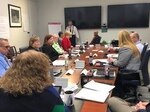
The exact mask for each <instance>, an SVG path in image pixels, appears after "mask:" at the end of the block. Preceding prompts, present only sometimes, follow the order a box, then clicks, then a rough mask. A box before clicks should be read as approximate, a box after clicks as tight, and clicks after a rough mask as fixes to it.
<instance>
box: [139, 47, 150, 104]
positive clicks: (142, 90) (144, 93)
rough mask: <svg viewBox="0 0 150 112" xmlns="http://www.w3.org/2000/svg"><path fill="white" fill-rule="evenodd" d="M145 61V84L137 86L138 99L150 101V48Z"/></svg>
mask: <svg viewBox="0 0 150 112" xmlns="http://www.w3.org/2000/svg"><path fill="white" fill-rule="evenodd" d="M143 63H144V65H143V68H144V70H143V71H142V74H143V80H142V82H143V85H142V86H138V87H137V90H136V92H137V99H138V100H140V101H150V49H148V51H147V52H146V54H145V60H144V62H143Z"/></svg>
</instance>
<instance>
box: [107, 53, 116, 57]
mask: <svg viewBox="0 0 150 112" xmlns="http://www.w3.org/2000/svg"><path fill="white" fill-rule="evenodd" d="M107 57H108V58H110V57H112V58H118V54H108V55H107Z"/></svg>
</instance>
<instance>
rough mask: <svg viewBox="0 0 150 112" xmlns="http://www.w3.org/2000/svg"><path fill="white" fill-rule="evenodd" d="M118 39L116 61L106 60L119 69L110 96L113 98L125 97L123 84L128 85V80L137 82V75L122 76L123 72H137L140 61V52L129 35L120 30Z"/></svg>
mask: <svg viewBox="0 0 150 112" xmlns="http://www.w3.org/2000/svg"><path fill="white" fill-rule="evenodd" d="M118 38H119V47H120V48H119V53H118V59H113V58H108V61H109V62H110V63H112V64H113V65H114V66H118V67H119V68H120V71H119V73H118V74H117V77H116V82H115V88H114V90H113V93H112V94H113V95H114V96H119V97H124V96H125V95H126V94H125V84H127V83H128V80H139V76H138V75H137V74H129V75H128V74H127V75H124V74H123V72H127V71H132V70H133V71H135V70H139V67H140V63H141V61H140V52H139V50H138V49H137V47H136V46H135V44H134V43H133V42H132V40H131V38H130V35H129V33H128V32H127V31H125V30H122V31H120V32H119V34H118ZM124 82H125V83H124ZM129 83H130V82H129Z"/></svg>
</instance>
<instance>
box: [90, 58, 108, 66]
mask: <svg viewBox="0 0 150 112" xmlns="http://www.w3.org/2000/svg"><path fill="white" fill-rule="evenodd" d="M97 61H100V62H103V63H108V61H107V59H94V60H93V61H92V63H93V65H94V64H95V63H96V62H97Z"/></svg>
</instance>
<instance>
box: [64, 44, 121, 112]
mask: <svg viewBox="0 0 150 112" xmlns="http://www.w3.org/2000/svg"><path fill="white" fill-rule="evenodd" d="M102 51H104V52H102ZM90 53H92V54H95V53H96V54H97V56H96V57H94V58H95V59H100V58H102V59H103V58H107V57H106V54H107V50H106V48H104V47H101V46H97V47H93V48H90V49H87V50H86V52H84V53H83V54H81V55H80V57H78V59H80V60H85V68H86V69H91V68H94V67H91V66H90V65H89V63H88V58H87V57H88V56H89V54H90ZM74 60H75V59H71V60H70V61H69V68H68V69H70V68H73V69H74V67H75V63H74ZM70 66H71V67H70ZM113 69H115V70H116V71H117V69H118V68H116V67H114V68H113ZM63 70H64V71H66V70H65V69H64V68H63ZM81 71H82V69H74V73H73V74H72V75H66V74H64V75H62V77H64V78H68V79H69V80H68V82H69V84H72V83H76V84H79V83H80V78H81V77H80V74H81ZM64 73H65V72H64ZM92 79H93V80H95V81H97V82H101V83H106V84H112V85H114V83H115V78H113V79H105V78H92ZM107 107H108V105H107V103H97V102H93V101H85V100H84V101H83V104H82V107H81V109H80V112H107Z"/></svg>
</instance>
